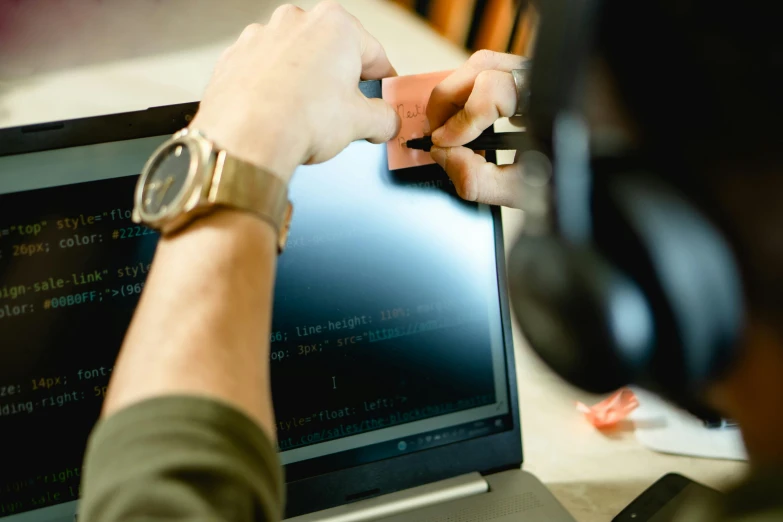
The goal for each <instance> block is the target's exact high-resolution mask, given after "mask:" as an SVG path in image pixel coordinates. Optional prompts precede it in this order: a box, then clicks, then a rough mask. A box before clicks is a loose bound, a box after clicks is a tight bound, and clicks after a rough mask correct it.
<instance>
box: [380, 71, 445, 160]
mask: <svg viewBox="0 0 783 522" xmlns="http://www.w3.org/2000/svg"><path fill="white" fill-rule="evenodd" d="M449 74H451V71H440V72H434V73H427V74H416V75H412V76H397V77H394V78H384V79H383V81H382V82H381V92H382V94H383V99H384V100H385V101H386V102H387V103H388V104H390V105H391V106H392V107H394V109H395V110H396V111H397V114H399V115H400V120H401V126H400V132H399V133H398V134H397V136H395V137H394V138H393V139H392V140H390V141H389V142H388V143H387V144H386V152H387V156H388V158H389V170H397V169H404V168H407V167H416V166H419V165H429V164H431V163H434V161H433V160H432V156H430V153H429V152H424V151H423V150H414V149H409V148H408V147H406V146H405V142H406V141H408V140H410V139H413V138H421V137H422V136H424V130H425V126H426V124H427V102H428V101H429V99H430V94H432V89H434V88H435V86H436V85H438V84H439V83H440V82H441V81H443V80H444V79H445V78H446V77H447V76H448V75H449Z"/></svg>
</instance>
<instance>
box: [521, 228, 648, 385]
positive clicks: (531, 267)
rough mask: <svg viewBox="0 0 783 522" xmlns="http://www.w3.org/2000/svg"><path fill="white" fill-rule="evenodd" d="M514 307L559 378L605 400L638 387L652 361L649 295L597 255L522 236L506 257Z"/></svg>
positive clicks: (547, 239) (560, 242)
mask: <svg viewBox="0 0 783 522" xmlns="http://www.w3.org/2000/svg"><path fill="white" fill-rule="evenodd" d="M508 266H509V269H508V270H509V284H510V295H511V301H512V306H513V309H514V313H515V316H516V317H517V320H518V321H519V324H520V326H521V328H522V332H523V334H524V335H525V337H526V338H527V339H528V341H529V343H530V345H531V347H532V349H533V350H534V351H535V352H536V353H537V354H538V355H539V356H540V357H541V358H542V359H543V360H544V362H546V363H547V364H548V365H549V366H550V367H551V368H552V369H553V370H554V371H555V372H557V373H558V374H559V375H560V376H561V377H563V378H564V379H565V380H567V381H568V382H570V383H571V384H573V385H575V386H578V387H580V388H582V389H584V390H587V391H590V392H593V393H607V392H610V391H613V390H616V389H617V388H620V387H622V386H625V385H627V384H629V383H631V382H633V381H634V379H635V377H636V375H637V374H638V373H639V372H641V371H643V368H644V367H645V365H646V364H647V362H648V361H649V360H650V358H651V357H652V354H653V350H654V346H655V339H654V324H653V323H654V321H653V315H652V312H651V310H650V307H649V305H648V303H647V301H646V299H645V297H644V294H643V293H642V292H641V290H640V289H639V288H638V287H637V286H636V284H635V283H634V282H633V281H632V280H631V279H630V278H628V277H626V276H625V275H623V274H621V273H620V272H618V271H617V270H615V269H614V268H612V267H611V266H610V265H609V264H608V263H607V262H606V261H605V260H604V259H603V258H602V257H601V256H599V255H598V254H597V253H596V252H595V251H594V250H592V249H590V248H587V247H582V246H577V245H570V244H568V243H566V242H564V241H563V240H561V239H558V238H556V237H551V236H540V237H529V236H523V237H522V238H521V239H520V240H519V241H518V242H517V243H516V245H515V246H514V247H513V249H512V251H511V255H510V257H509V264H508Z"/></svg>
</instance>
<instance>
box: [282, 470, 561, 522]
mask: <svg viewBox="0 0 783 522" xmlns="http://www.w3.org/2000/svg"><path fill="white" fill-rule="evenodd" d="M391 513H394V514H391ZM315 520H318V521H321V522H365V521H382V522H451V521H459V522H479V521H481V522H484V521H489V520H492V521H493V522H512V521H513V522H575V519H574V518H573V517H572V516H571V515H570V514H569V513H568V512H567V511H566V510H565V508H564V507H563V506H562V505H561V504H560V503H559V502H558V501H557V499H556V498H555V497H554V495H552V493H551V492H550V491H549V490H548V489H547V488H546V486H544V484H543V483H541V481H540V480H538V479H537V478H536V477H535V476H533V475H531V474H530V473H528V472H526V471H523V470H521V469H512V470H509V471H503V472H500V473H495V474H492V475H487V476H481V475H480V474H478V473H470V474H467V475H462V476H460V477H454V478H453V479H448V480H444V481H441V482H436V483H433V484H427V485H425V486H421V487H418V488H413V489H410V490H407V491H400V492H397V493H393V494H390V495H384V496H381V497H376V498H373V499H368V500H363V501H359V502H355V503H352V504H347V505H342V506H338V507H336V508H333V509H327V510H324V511H319V512H317V513H310V514H309V515H304V516H301V517H295V518H292V519H289V522H310V521H315Z"/></svg>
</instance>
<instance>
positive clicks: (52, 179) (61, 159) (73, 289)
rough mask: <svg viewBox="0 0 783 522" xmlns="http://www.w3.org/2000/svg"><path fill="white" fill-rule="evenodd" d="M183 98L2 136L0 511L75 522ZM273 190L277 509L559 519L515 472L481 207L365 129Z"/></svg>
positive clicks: (502, 308)
mask: <svg viewBox="0 0 783 522" xmlns="http://www.w3.org/2000/svg"><path fill="white" fill-rule="evenodd" d="M364 89H365V93H366V94H368V95H371V96H380V89H379V85H377V84H376V85H375V87H372V86H370V87H368V86H367V85H365V86H364ZM368 89H369V90H368ZM196 109H197V104H195V103H191V104H182V105H174V106H166V107H157V108H151V109H148V110H144V111H137V112H129V113H122V114H114V115H106V116H99V117H90V118H84V119H76V120H70V121H63V122H56V123H47V124H41V125H32V126H28V127H20V128H9V129H2V130H0V340H2V341H0V342H1V343H2V349H1V350H0V440H2V443H3V444H2V447H3V451H2V465H0V519H3V522H6V521H7V522H72V521H74V520H76V517H77V514H78V499H79V493H80V491H79V483H80V467H81V463H82V458H83V455H84V447H85V442H86V441H87V438H88V435H89V433H90V430H91V428H92V427H93V425H94V423H95V421H96V419H97V417H98V414H99V411H100V407H101V403H102V400H103V397H104V395H105V393H106V387H107V385H108V383H109V378H110V376H111V370H112V366H113V364H114V361H115V358H116V355H117V352H118V349H119V347H120V344H121V341H122V338H123V335H124V332H125V330H126V328H127V325H128V323H129V321H130V318H131V315H132V313H133V311H134V308H135V306H136V304H137V301H138V298H139V294H140V293H141V291H142V289H143V287H144V280H145V277H146V274H147V272H148V271H149V267H150V263H151V261H152V256H153V253H154V250H155V245H156V242H157V235H156V234H155V233H154V232H152V231H151V230H148V229H146V228H144V227H141V226H137V225H135V224H134V223H133V222H132V221H131V219H130V217H131V206H132V193H133V188H134V185H135V182H136V178H137V176H138V173H139V171H140V169H141V167H142V165H143V164H144V162H145V160H146V159H147V158H148V156H149V155H150V154H151V152H152V151H153V150H154V149H155V148H156V146H157V145H158V144H160V143H161V142H162V141H164V140H165V139H166V138H167V137H168V136H170V135H171V134H172V133H173V132H175V131H177V130H178V129H180V128H182V127H184V126H185V125H187V123H188V121H190V119H191V117H192V115H193V114H194V113H195V111H196ZM291 199H292V201H293V203H294V208H295V212H294V218H293V222H292V226H291V232H290V239H289V241H288V246H287V249H286V251H285V252H284V253H283V254H282V255H281V256H280V258H279V268H278V277H277V282H276V288H275V300H274V315H273V331H272V334H271V337H270V342H271V352H270V357H271V367H272V387H273V395H274V401H275V413H276V418H277V429H278V439H279V443H278V444H279V452H280V458H281V460H282V462H283V464H284V465H285V475H286V481H287V512H286V517H287V518H288V519H290V520H292V521H297V522H307V521H315V520H319V521H329V522H349V521H350V522H358V521H365V520H367V521H369V520H385V521H388V522H398V521H411V522H425V521H428V522H435V521H437V522H447V521H452V522H456V521H460V522H469V521H479V520H481V521H487V520H493V521H496V522H507V521H525V522H561V521H562V522H567V521H572V520H573V518H572V517H571V516H570V515H569V514H568V513H567V512H566V511H565V510H564V509H563V507H562V506H561V505H560V504H559V503H558V502H557V500H556V499H555V498H554V496H553V495H552V494H551V493H550V492H549V491H548V490H547V489H546V488H545V487H544V486H543V485H542V484H541V482H540V481H538V480H537V479H536V478H535V477H533V476H532V475H531V474H529V473H527V472H525V471H523V470H522V469H521V464H522V461H523V458H522V443H521V430H520V419H519V414H518V408H517V382H516V376H515V370H514V350H513V346H512V337H511V322H510V318H509V309H508V303H507V296H506V281H505V275H504V249H503V239H502V238H503V236H502V231H501V222H500V214H499V211H498V209H497V208H491V207H488V206H485V205H477V204H472V203H468V202H465V201H462V200H461V199H460V198H458V197H457V195H456V194H455V191H454V189H453V186H452V185H451V183H450V182H449V180H448V178H447V177H446V176H445V174H444V173H443V171H442V170H441V169H440V168H439V167H437V166H427V167H420V168H413V169H406V170H400V171H394V172H390V171H389V170H388V169H387V168H386V148H385V146H383V145H372V144H370V143H366V142H355V143H353V144H351V145H350V146H349V147H348V148H347V149H346V150H345V151H344V152H342V153H341V154H339V155H338V156H337V157H335V158H334V159H333V160H331V161H329V162H327V163H324V164H322V165H315V166H305V167H301V168H300V170H299V172H298V173H297V174H296V176H295V177H294V180H293V182H292V185H291ZM205 298H208V296H205Z"/></svg>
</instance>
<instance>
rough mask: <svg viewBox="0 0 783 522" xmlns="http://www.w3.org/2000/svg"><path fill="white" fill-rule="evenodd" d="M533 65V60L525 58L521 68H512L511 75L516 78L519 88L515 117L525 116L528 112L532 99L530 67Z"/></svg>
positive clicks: (515, 83) (515, 81)
mask: <svg viewBox="0 0 783 522" xmlns="http://www.w3.org/2000/svg"><path fill="white" fill-rule="evenodd" d="M532 66H533V61H532V60H525V61H524V62H523V63H522V66H521V67H520V68H519V69H512V70H511V76H512V77H513V78H514V85H515V86H516V88H517V108H516V110H515V111H514V116H515V117H519V116H525V115H526V114H527V108H528V103H529V100H530V69H531V67H532Z"/></svg>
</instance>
